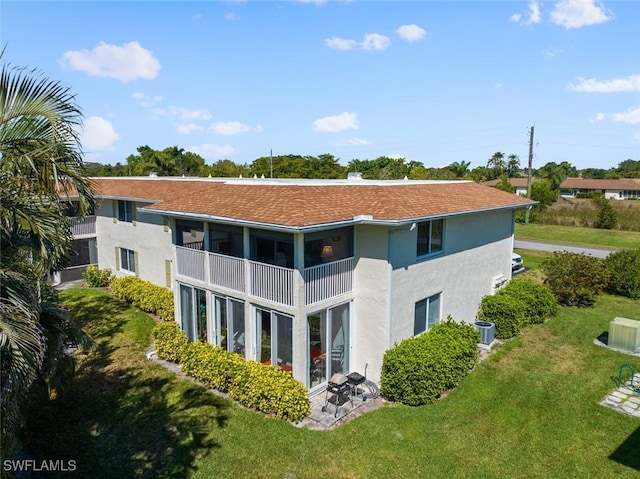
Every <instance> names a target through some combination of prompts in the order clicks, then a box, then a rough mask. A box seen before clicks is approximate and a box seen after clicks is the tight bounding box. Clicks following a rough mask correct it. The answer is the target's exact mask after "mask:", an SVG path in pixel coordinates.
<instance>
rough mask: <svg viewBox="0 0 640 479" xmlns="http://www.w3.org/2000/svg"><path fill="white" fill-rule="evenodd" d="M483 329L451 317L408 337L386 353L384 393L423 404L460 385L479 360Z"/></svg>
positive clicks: (410, 404) (385, 395) (383, 379)
mask: <svg viewBox="0 0 640 479" xmlns="http://www.w3.org/2000/svg"><path fill="white" fill-rule="evenodd" d="M479 341H480V333H479V332H478V331H476V330H475V329H474V328H473V326H471V325H469V324H464V323H456V322H455V321H453V320H451V319H450V318H449V319H448V320H447V321H445V322H442V323H440V324H437V325H435V326H433V327H432V328H431V329H430V330H429V331H428V332H427V333H424V334H421V335H419V336H415V337H413V338H409V339H405V340H404V341H402V342H401V343H400V344H397V345H396V346H394V347H393V348H391V349H389V350H388V351H387V352H385V354H384V358H383V362H382V375H381V380H380V382H381V387H380V390H381V393H382V395H383V396H384V397H386V398H387V399H389V400H391V401H398V402H401V403H403V404H406V405H409V406H420V405H423V404H428V403H431V402H433V401H435V400H436V399H438V398H439V397H440V396H441V395H442V393H443V392H445V391H446V390H447V389H451V388H453V387H455V386H457V385H458V384H459V383H460V381H462V379H463V378H464V377H465V376H466V375H467V373H468V372H469V371H470V370H471V369H472V368H473V366H474V365H475V364H476V362H477V360H478V342H479Z"/></svg>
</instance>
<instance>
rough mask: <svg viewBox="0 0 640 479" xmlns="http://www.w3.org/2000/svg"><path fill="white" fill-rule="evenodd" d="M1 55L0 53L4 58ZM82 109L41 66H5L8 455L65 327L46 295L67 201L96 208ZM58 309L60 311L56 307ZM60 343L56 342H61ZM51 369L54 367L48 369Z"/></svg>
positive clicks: (0, 175) (0, 98)
mask: <svg viewBox="0 0 640 479" xmlns="http://www.w3.org/2000/svg"><path fill="white" fill-rule="evenodd" d="M2 56H3V55H2V53H0V58H2ZM80 127H81V112H80V110H79V109H78V107H77V106H76V104H75V101H74V96H73V95H72V94H71V92H70V91H69V89H68V88H65V87H63V86H62V85H60V83H58V82H56V81H52V80H50V79H48V78H47V77H46V76H44V75H42V74H41V73H39V72H38V71H36V70H26V69H25V68H19V67H14V66H11V65H9V64H4V63H3V66H2V73H1V76H0V200H1V208H0V248H1V249H0V258H1V263H0V355H1V356H2V357H1V359H2V361H1V364H2V367H1V368H0V388H1V389H0V396H1V399H0V415H1V435H2V439H3V440H2V445H1V446H2V447H1V449H0V453H1V454H2V457H6V454H7V453H9V452H10V451H11V449H12V448H13V446H14V444H15V437H16V432H17V428H18V425H19V418H20V407H21V405H22V404H23V401H24V399H25V396H26V394H27V392H28V390H29V387H30V386H31V385H32V383H33V382H34V380H35V379H36V378H37V377H38V376H39V375H40V374H42V373H43V372H45V370H44V369H43V366H45V365H46V364H47V361H48V359H51V358H53V357H54V356H56V355H58V354H59V352H60V351H59V345H60V341H59V340H55V337H56V336H60V335H62V334H64V330H65V329H68V328H65V327H64V325H62V328H60V327H59V326H61V323H60V322H59V321H58V320H57V319H56V318H58V319H60V318H61V316H60V315H59V314H52V309H51V307H50V304H49V303H48V301H47V300H46V298H43V287H42V285H43V279H44V277H45V275H46V273H48V272H51V271H55V270H59V269H60V268H61V267H63V266H64V265H65V261H66V259H65V258H66V257H67V256H68V253H69V246H70V244H71V238H72V237H71V232H70V227H69V225H68V224H67V223H66V222H63V221H60V219H61V202H62V200H64V199H65V198H66V199H68V197H69V196H70V195H74V196H77V197H78V200H79V204H80V214H84V213H85V212H86V211H88V209H89V208H90V207H92V206H93V203H94V199H93V194H92V192H91V185H90V184H89V182H88V180H87V179H86V178H85V177H84V176H83V169H82V150H81V146H80V142H79V136H78V135H79V134H78V131H79V129H80ZM54 313H55V312H54ZM54 345H56V348H54ZM49 370H50V371H51V368H49Z"/></svg>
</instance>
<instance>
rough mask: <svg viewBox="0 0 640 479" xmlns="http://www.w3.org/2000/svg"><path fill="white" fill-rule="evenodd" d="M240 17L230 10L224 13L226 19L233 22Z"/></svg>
mask: <svg viewBox="0 0 640 479" xmlns="http://www.w3.org/2000/svg"><path fill="white" fill-rule="evenodd" d="M238 18H239V17H238V15H236V14H235V13H233V12H229V13H225V14H224V19H225V20H226V21H228V22H233V21H234V20H237V19H238Z"/></svg>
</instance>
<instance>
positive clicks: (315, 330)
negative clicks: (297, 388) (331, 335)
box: [307, 313, 327, 387]
mask: <svg viewBox="0 0 640 479" xmlns="http://www.w3.org/2000/svg"><path fill="white" fill-rule="evenodd" d="M307 330H308V334H309V379H308V383H309V387H315V386H318V385H320V384H322V383H324V382H325V381H326V380H327V320H326V317H325V315H324V314H322V313H316V314H312V315H310V316H308V317H307Z"/></svg>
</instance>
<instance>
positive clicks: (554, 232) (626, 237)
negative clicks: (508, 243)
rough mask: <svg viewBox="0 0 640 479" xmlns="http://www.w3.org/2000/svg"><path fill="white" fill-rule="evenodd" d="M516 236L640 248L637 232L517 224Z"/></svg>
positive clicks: (580, 243) (581, 243) (639, 236)
mask: <svg viewBox="0 0 640 479" xmlns="http://www.w3.org/2000/svg"><path fill="white" fill-rule="evenodd" d="M515 236H516V239H530V240H539V241H550V242H553V243H567V244H575V245H583V246H600V247H603V248H611V249H623V248H640V233H639V232H636V231H620V230H603V229H595V228H579V227H575V226H557V225H541V224H528V225H524V224H519V223H516V230H515Z"/></svg>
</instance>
